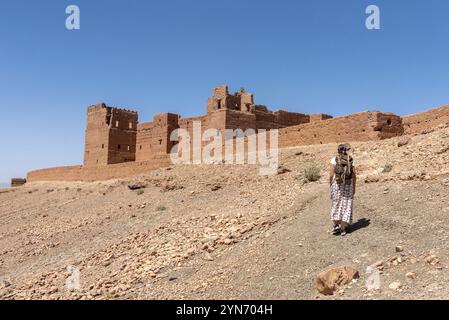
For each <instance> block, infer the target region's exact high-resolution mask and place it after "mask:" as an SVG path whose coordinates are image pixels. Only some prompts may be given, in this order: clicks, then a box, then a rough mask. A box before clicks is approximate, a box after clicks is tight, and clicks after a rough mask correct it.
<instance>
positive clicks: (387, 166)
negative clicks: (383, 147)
mask: <svg viewBox="0 0 449 320" xmlns="http://www.w3.org/2000/svg"><path fill="white" fill-rule="evenodd" d="M391 170H393V165H392V164H390V163H387V164H386V165H384V167H383V169H382V172H383V173H388V172H390V171H391Z"/></svg>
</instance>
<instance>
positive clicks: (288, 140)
mask: <svg viewBox="0 0 449 320" xmlns="http://www.w3.org/2000/svg"><path fill="white" fill-rule="evenodd" d="M402 134H403V127H402V121H401V118H400V117H399V116H397V115H394V114H392V113H381V112H378V111H367V112H361V113H356V114H352V115H349V116H345V117H339V118H333V119H328V120H322V121H317V122H311V123H307V124H301V125H298V126H293V127H288V128H283V129H280V130H279V146H280V147H292V146H299V145H308V144H325V143H339V142H348V141H368V140H380V139H386V138H391V137H394V136H399V135H402Z"/></svg>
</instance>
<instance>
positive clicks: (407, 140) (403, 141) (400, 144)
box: [398, 137, 412, 148]
mask: <svg viewBox="0 0 449 320" xmlns="http://www.w3.org/2000/svg"><path fill="white" fill-rule="evenodd" d="M411 141H412V139H411V138H410V137H401V138H399V141H398V147H399V148H400V147H403V146H405V145H408V144H409V143H410V142H411Z"/></svg>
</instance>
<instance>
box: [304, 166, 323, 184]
mask: <svg viewBox="0 0 449 320" xmlns="http://www.w3.org/2000/svg"><path fill="white" fill-rule="evenodd" d="M320 178H321V175H320V168H317V167H311V168H307V169H305V170H304V180H305V181H306V182H314V181H318V180H320Z"/></svg>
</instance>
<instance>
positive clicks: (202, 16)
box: [0, 0, 449, 181]
mask: <svg viewBox="0 0 449 320" xmlns="http://www.w3.org/2000/svg"><path fill="white" fill-rule="evenodd" d="M69 4H76V5H78V6H79V7H80V10H81V30H79V31H68V30H67V29H66V28H65V19H66V14H65V8H66V6H67V5H69ZM369 4H375V5H378V6H379V7H380V9H381V27H382V29H381V30H378V31H377V30H375V31H369V30H367V29H366V28H365V19H366V16H367V15H366V14H365V8H366V7H367V5H369ZM448 18H449V1H447V0H426V1H424V0H407V1H405V0H402V1H401V0H395V1H391V0H388V1H383V0H382V1H381V0H372V1H364V0H340V1H337V0H327V1H319V0H308V1H298V0H291V1H283V0H277V1H274V0H271V1H262V0H235V1H230V0H227V1H215V0H189V1H188V0H182V1H181V0H176V1H172V0H157V1H156V0H151V1H150V0H148V1H144V0H126V1H125V0H120V1H119V0H108V1H105V0H94V1H93V0H73V1H64V0H45V1H29V0H27V1H25V0H14V1H12V0H9V1H6V0H2V1H1V3H0V41H1V46H0V108H1V115H2V125H1V126H0V137H1V142H2V143H1V154H0V155H1V165H0V181H8V180H9V179H10V177H12V176H24V175H25V173H26V172H27V171H28V170H31V169H36V168H42V167H51V166H60V165H72V164H81V163H82V157H83V144H84V130H85V116H86V107H87V106H88V105H90V104H93V103H97V102H106V103H108V104H111V105H116V106H123V107H127V108H130V109H135V110H138V111H139V116H140V120H141V121H149V120H151V117H152V114H153V113H157V112H163V111H170V112H175V113H179V114H181V115H183V116H191V115H196V114H202V113H204V111H205V103H206V98H207V97H208V96H209V95H210V93H211V90H212V88H213V87H214V86H215V85H219V84H223V83H227V84H229V85H230V87H231V89H232V90H238V89H239V88H240V87H242V86H243V87H245V88H246V89H247V90H248V91H251V92H253V93H254V94H255V99H256V102H257V103H261V104H266V105H267V106H269V107H270V108H273V109H275V108H280V107H284V108H286V109H288V110H293V111H298V112H305V113H316V112H324V113H329V114H332V115H343V114H347V113H351V112H355V111H363V110H367V109H380V110H385V111H392V112H396V113H398V114H401V115H404V114H409V113H415V112H418V111H420V110H423V109H426V108H430V107H434V106H438V105H442V104H449V54H448V53H449V41H448V38H449V37H448V36H449V23H448V20H449V19H448Z"/></svg>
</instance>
